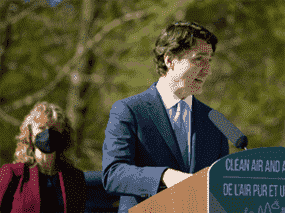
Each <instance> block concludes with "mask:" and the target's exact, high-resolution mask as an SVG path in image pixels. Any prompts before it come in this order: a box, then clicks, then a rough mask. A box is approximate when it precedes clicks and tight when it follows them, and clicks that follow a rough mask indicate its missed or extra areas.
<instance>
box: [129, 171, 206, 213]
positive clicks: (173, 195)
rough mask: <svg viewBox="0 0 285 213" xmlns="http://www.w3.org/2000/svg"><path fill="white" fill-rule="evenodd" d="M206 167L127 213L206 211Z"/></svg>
mask: <svg viewBox="0 0 285 213" xmlns="http://www.w3.org/2000/svg"><path fill="white" fill-rule="evenodd" d="M209 169H210V167H206V168H204V169H202V170H200V171H199V172H196V173H194V174H193V176H192V177H189V178H187V179H186V180H184V181H182V182H180V183H177V184H175V185H174V186H172V187H170V188H167V189H165V190H163V191H161V192H160V193H158V194H156V195H154V196H152V197H150V198H148V199H147V200H145V201H143V202H141V203H139V204H138V205H136V206H134V207H132V208H131V209H129V213H139V212H144V213H150V212H151V213H168V212H169V213H170V212H171V213H173V212H189V213H190V212H193V213H194V212H195V213H197V212H199V213H203V212H205V213H206V212H207V205H208V200H207V198H208V196H207V194H208V191H207V190H208V189H209V187H208V183H207V180H208V178H207V177H208V171H209Z"/></svg>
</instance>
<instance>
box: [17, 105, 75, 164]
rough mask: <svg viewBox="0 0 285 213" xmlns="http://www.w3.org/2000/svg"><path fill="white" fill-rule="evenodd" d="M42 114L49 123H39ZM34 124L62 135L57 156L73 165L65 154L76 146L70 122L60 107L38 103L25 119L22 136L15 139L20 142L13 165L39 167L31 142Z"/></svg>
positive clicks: (21, 129) (21, 127)
mask: <svg viewBox="0 0 285 213" xmlns="http://www.w3.org/2000/svg"><path fill="white" fill-rule="evenodd" d="M41 113H44V115H46V117H47V120H46V121H47V122H44V123H41V122H38V118H39V115H41ZM34 123H36V124H39V125H49V128H53V129H55V130H57V131H58V132H60V133H61V134H62V136H63V137H62V138H63V140H62V141H61V143H60V144H59V146H60V148H59V149H58V150H57V151H56V155H57V156H58V157H59V160H61V161H65V162H67V161H68V163H70V164H73V163H72V161H71V160H69V159H68V157H67V155H66V152H65V151H67V149H69V148H72V147H73V146H74V145H75V144H74V140H73V139H72V137H71V134H72V132H73V130H72V128H71V123H70V120H69V119H68V118H67V117H66V116H65V114H64V112H63V110H62V109H61V108H60V107H59V106H57V105H56V104H51V103H48V102H38V103H36V104H35V105H34V107H33V109H32V110H31V111H30V113H29V114H28V115H27V116H26V117H25V118H24V121H23V123H22V125H21V126H20V134H19V135H17V136H16V137H15V139H16V140H17V141H18V142H17V147H16V151H15V154H14V161H13V163H14V164H15V163H26V164H28V165H29V167H30V168H31V167H34V166H36V165H37V161H36V159H35V149H34V144H33V143H32V141H31V139H32V135H31V134H32V132H31V125H32V124H34ZM57 159H58V158H57Z"/></svg>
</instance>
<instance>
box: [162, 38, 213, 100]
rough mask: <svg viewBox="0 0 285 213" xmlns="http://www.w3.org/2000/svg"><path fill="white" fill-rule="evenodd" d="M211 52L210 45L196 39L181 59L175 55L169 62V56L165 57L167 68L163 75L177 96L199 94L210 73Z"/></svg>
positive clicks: (184, 96) (183, 96)
mask: <svg viewBox="0 0 285 213" xmlns="http://www.w3.org/2000/svg"><path fill="white" fill-rule="evenodd" d="M212 54H213V49H212V46H211V45H210V44H207V42H206V41H204V40H202V39H197V44H196V45H195V46H194V47H193V48H192V50H188V51H187V50H186V51H184V53H183V56H182V59H181V60H179V59H178V57H175V59H174V60H173V61H172V62H171V64H170V63H169V62H168V59H169V57H165V64H166V65H167V66H168V68H169V69H168V72H167V75H166V76H163V77H164V78H166V79H167V81H168V82H170V83H171V84H172V85H173V86H174V88H175V89H174V93H175V94H176V95H177V96H178V97H179V98H186V97H187V96H189V95H194V94H201V92H202V86H203V84H204V83H205V80H206V79H207V78H208V75H210V74H211V67H210V61H211V57H212ZM197 79H198V80H197ZM199 80H200V81H199Z"/></svg>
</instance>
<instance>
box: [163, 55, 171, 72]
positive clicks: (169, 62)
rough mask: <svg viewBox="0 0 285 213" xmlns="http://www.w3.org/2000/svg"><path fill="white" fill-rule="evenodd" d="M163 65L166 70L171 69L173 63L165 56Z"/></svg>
mask: <svg viewBox="0 0 285 213" xmlns="http://www.w3.org/2000/svg"><path fill="white" fill-rule="evenodd" d="M164 63H165V65H166V66H167V68H168V69H173V63H172V61H170V57H169V56H166V55H165V56H164Z"/></svg>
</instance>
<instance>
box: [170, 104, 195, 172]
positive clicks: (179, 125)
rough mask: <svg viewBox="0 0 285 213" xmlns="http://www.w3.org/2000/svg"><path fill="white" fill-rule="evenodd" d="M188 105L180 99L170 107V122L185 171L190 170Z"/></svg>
mask: <svg viewBox="0 0 285 213" xmlns="http://www.w3.org/2000/svg"><path fill="white" fill-rule="evenodd" d="M174 116H175V117H174ZM190 118H191V117H190V107H189V105H188V104H187V103H186V102H185V101H183V100H180V101H179V102H178V103H177V104H176V105H174V107H172V113H171V122H172V126H173V129H174V132H175V135H176V138H177V141H178V144H179V148H180V151H181V153H182V157H183V160H184V164H185V166H186V169H187V172H190V160H189V159H190V158H191V156H188V154H189V155H190V152H189V146H188V134H189V139H190V131H189V125H191V124H190Z"/></svg>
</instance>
